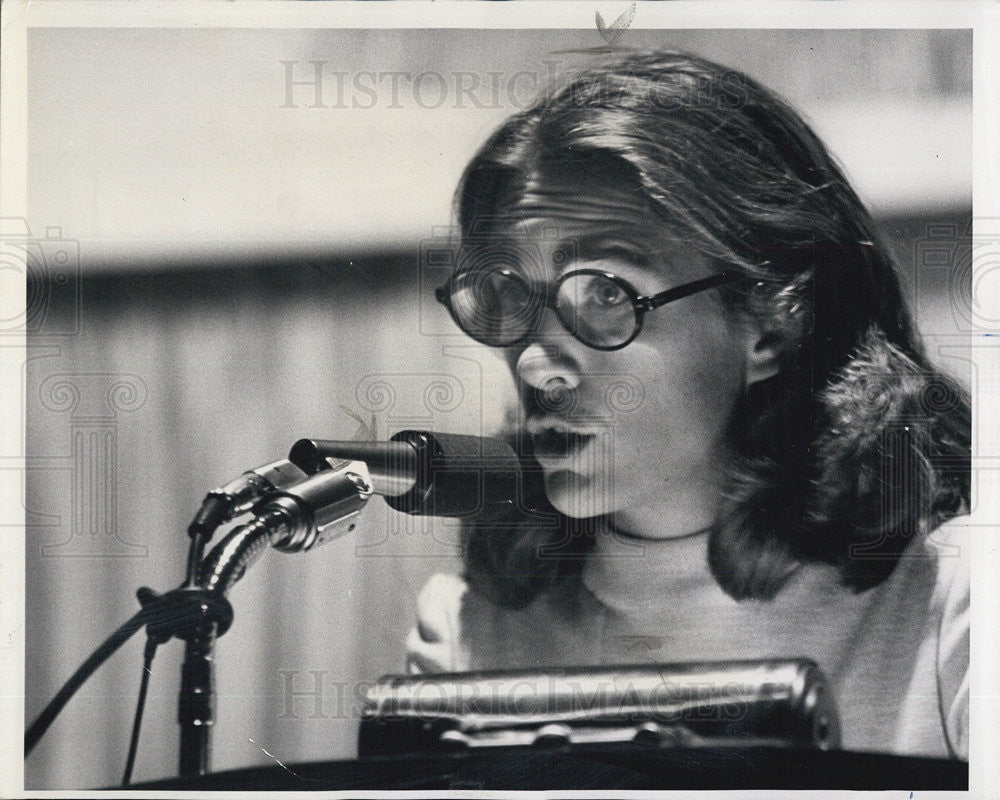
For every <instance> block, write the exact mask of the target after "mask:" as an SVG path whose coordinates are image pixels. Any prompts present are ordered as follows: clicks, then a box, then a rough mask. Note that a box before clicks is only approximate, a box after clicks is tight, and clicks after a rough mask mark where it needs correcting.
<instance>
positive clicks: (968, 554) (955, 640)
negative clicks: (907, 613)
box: [927, 516, 976, 758]
mask: <svg viewBox="0 0 1000 800" xmlns="http://www.w3.org/2000/svg"><path fill="white" fill-rule="evenodd" d="M975 527H976V522H975V518H974V517H972V516H964V517H958V518H956V519H953V520H950V521H949V522H947V523H945V524H944V525H942V526H941V527H939V528H938V529H937V530H935V531H933V532H932V533H931V534H930V535H929V536H928V539H927V548H928V551H929V552H930V553H931V554H933V555H934V556H936V564H937V575H936V578H937V579H936V581H935V586H934V596H933V598H932V600H931V608H932V623H933V624H934V625H935V634H936V638H937V664H936V667H937V679H938V693H939V697H940V700H941V711H942V714H943V716H944V720H943V722H944V728H945V734H946V738H947V740H948V747H949V749H950V750H951V752H952V753H953V754H955V755H958V756H959V757H962V758H968V752H969V647H970V640H969V630H970V621H971V605H970V595H971V575H972V532H973V531H974V530H975Z"/></svg>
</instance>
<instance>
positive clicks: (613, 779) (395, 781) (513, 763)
mask: <svg viewBox="0 0 1000 800" xmlns="http://www.w3.org/2000/svg"><path fill="white" fill-rule="evenodd" d="M968 786H969V767H968V764H967V763H965V762H961V761H949V760H944V759H933V758H914V757H908V756H892V755H883V754H878V753H859V752H848V751H841V750H833V751H826V752H824V751H817V750H813V749H806V748H802V749H799V748H777V747H776V748H741V747H728V748H718V749H708V750H701V749H699V750H691V749H654V748H649V747H646V746H642V745H636V744H631V743H629V744H620V745H611V746H609V745H603V746H600V747H594V748H588V747H583V746H580V747H575V748H573V749H572V750H571V751H569V750H545V749H513V750H512V749H510V748H497V749H495V750H492V751H491V750H488V749H485V750H480V751H477V752H471V753H469V752H467V753H458V754H435V755H423V756H413V755H401V756H376V757H368V758H362V759H357V760H353V761H326V762H312V763H304V764H290V765H288V767H287V768H282V767H278V766H270V767H255V768H249V769H241V770H232V771H228V772H218V773H214V774H211V775H204V776H201V777H198V778H174V779H170V780H162V781H152V782H146V783H135V784H132V786H131V787H130V788H131V789H135V790H152V789H157V790H234V791H254V790H270V791H304V790H306V791H308V790H337V789H340V790H351V789H353V790H395V791H404V790H437V791H440V790H449V789H450V790H507V791H513V790H523V791H528V790H532V789H534V790H556V789H567V790H569V789H580V790H582V789H597V790H600V789H662V790H669V789H772V790H774V789H841V790H844V789H846V790H851V789H853V790H866V789H867V790H888V789H892V790H899V791H907V792H910V791H917V790H923V791H932V790H936V791H946V790H951V791H963V790H968Z"/></svg>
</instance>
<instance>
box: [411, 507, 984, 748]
mask: <svg viewBox="0 0 1000 800" xmlns="http://www.w3.org/2000/svg"><path fill="white" fill-rule="evenodd" d="M967 519H968V518H965V517H963V518H959V519H957V520H953V521H951V522H950V523H949V524H947V525H945V526H942V527H941V528H939V529H937V530H936V531H934V532H933V533H931V534H929V535H928V536H926V537H924V538H922V539H921V540H920V541H918V542H914V543H913V545H912V546H911V547H910V548H909V549H908V551H907V555H906V557H904V558H903V559H902V560H901V562H900V563H899V565H898V566H897V568H896V569H895V570H894V571H893V573H892V575H891V576H890V577H889V578H888V579H887V580H886V581H885V582H884V583H882V584H880V585H879V586H876V587H874V588H872V589H869V590H867V591H864V592H861V593H855V592H853V591H851V590H849V589H846V588H844V587H843V586H841V585H840V583H839V582H838V579H837V572H836V570H835V569H834V568H832V567H827V566H809V567H803V568H801V569H799V570H798V572H797V573H796V574H795V575H794V576H793V577H792V578H791V579H790V581H789V583H788V584H787V585H786V587H785V588H784V589H783V590H782V591H781V592H780V593H779V594H778V596H777V597H776V598H775V599H774V600H772V601H742V602H737V601H735V600H733V599H732V598H731V597H729V596H728V595H727V594H725V593H724V592H723V591H722V589H721V588H720V587H719V586H718V584H717V583H716V582H715V580H714V579H713V578H712V576H711V574H710V572H709V570H708V566H707V561H706V547H707V541H708V536H707V534H698V535H693V536H690V537H686V538H682V539H673V540H662V541H651V540H637V539H632V538H625V537H621V536H617V535H615V534H612V533H610V532H608V533H603V534H600V535H599V536H598V537H597V541H596V543H595V548H594V551H593V552H592V553H591V554H590V555H589V556H588V557H587V560H586V563H585V564H584V565H583V569H582V570H581V574H580V577H579V578H575V579H570V580H567V581H565V582H563V583H561V584H559V585H558V586H557V587H556V588H554V589H553V590H550V591H548V592H546V593H545V594H543V595H542V596H540V597H538V598H536V599H535V601H534V602H532V604H531V605H529V606H528V607H527V608H525V609H520V610H510V609H505V608H501V607H498V606H496V605H494V604H492V603H490V602H489V601H488V600H486V599H485V598H484V597H482V596H481V595H479V594H477V593H476V592H475V591H474V590H473V589H471V588H470V587H469V586H468V584H467V583H466V582H465V581H464V580H462V579H461V578H459V577H457V576H454V575H443V574H437V575H434V576H433V577H432V578H431V579H430V580H429V581H428V583H427V584H426V585H425V586H424V588H423V590H422V591H421V593H420V596H419V598H418V601H417V616H418V624H417V626H416V627H415V628H414V629H413V630H412V631H411V633H410V636H409V638H408V640H407V668H408V671H409V672H411V673H422V672H455V671H468V670H478V669H516V668H544V667H570V666H585V665H595V666H596V665H605V666H609V665H615V664H638V663H673V662H681V661H714V660H736V659H751V658H761V659H763V658H792V657H806V658H811V659H812V660H814V661H815V662H817V663H818V664H819V666H820V667H821V668H822V670H823V672H824V673H825V674H826V676H827V678H828V679H829V681H830V683H831V685H832V688H833V691H834V694H835V696H836V698H837V702H838V706H839V709H840V716H841V728H842V745H843V747H844V749H847V750H869V751H878V752H895V753H900V754H910V755H925V756H938V757H956V758H962V759H967V758H968V702H969V701H968V698H969V684H968V666H969V561H968V554H969V548H968V546H967V540H966V537H967V535H968V534H967V528H966V526H965V525H964V524H963V523H964V522H965V521H967ZM859 557H862V556H860V555H859Z"/></svg>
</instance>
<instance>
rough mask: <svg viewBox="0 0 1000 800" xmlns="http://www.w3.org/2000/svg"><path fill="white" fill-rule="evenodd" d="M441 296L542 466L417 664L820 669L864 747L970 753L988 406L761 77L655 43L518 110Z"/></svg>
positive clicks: (483, 177) (474, 190) (426, 617)
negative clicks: (973, 521)
mask: <svg viewBox="0 0 1000 800" xmlns="http://www.w3.org/2000/svg"><path fill="white" fill-rule="evenodd" d="M457 209H458V215H459V222H460V227H461V231H462V249H461V259H460V263H459V266H458V269H457V271H456V273H455V275H453V276H452V278H451V280H450V281H449V282H448V284H447V285H446V286H444V287H442V288H441V289H440V290H439V294H438V297H439V299H440V300H441V301H442V302H443V303H444V304H445V305H446V306H448V308H449V310H450V312H451V314H452V316H453V318H454V319H455V321H456V322H457V323H458V324H459V326H460V327H462V328H463V330H465V331H466V333H469V334H470V335H471V336H473V337H474V338H475V339H477V340H478V341H481V342H483V343H485V344H488V345H491V346H495V347H501V348H503V351H504V355H505V357H506V360H507V363H508V364H509V366H510V369H511V372H512V374H513V377H514V380H515V382H516V385H517V388H518V392H519V397H520V413H519V414H518V415H517V418H516V419H514V420H512V424H511V427H512V430H513V433H512V435H513V436H514V437H515V438H516V439H517V440H518V443H519V445H520V446H521V448H522V450H523V451H525V452H527V453H528V454H529V457H531V458H533V459H534V462H537V465H538V467H539V468H540V474H541V484H542V485H543V490H539V491H538V493H537V495H538V496H535V497H530V498H527V502H526V503H525V504H524V506H525V508H524V509H521V510H519V511H518V512H517V513H516V514H515V513H512V514H511V515H510V516H509V517H507V518H504V519H489V520H479V521H478V522H477V523H476V524H474V525H471V526H470V527H469V529H468V530H467V531H466V532H465V544H466V548H465V574H464V576H463V577H462V578H459V577H455V576H443V575H437V576H435V577H434V578H432V579H431V581H430V582H429V583H428V585H427V586H426V587H425V588H424V590H423V592H422V593H421V596H420V598H419V601H418V616H419V624H418V626H417V627H416V628H415V629H414V631H413V632H412V634H411V636H410V638H409V640H408V650H409V655H408V663H409V666H410V669H411V671H413V672H430V671H463V670H469V669H483V668H516V667H548V666H569V665H584V664H616V663H617V664H623V663H636V662H679V661H688V660H729V659H743V658H768V657H782V656H787V657H792V656H806V657H809V658H812V659H813V660H815V661H816V662H818V663H819V665H820V666H821V667H822V668H823V670H824V672H825V673H826V674H827V676H828V677H829V678H830V680H831V682H832V685H833V688H834V691H835V693H836V696H837V699H838V703H839V706H840V712H841V718H842V727H843V745H844V747H845V748H848V749H868V750H878V751H885V750H893V751H897V752H902V753H913V754H923V755H937V756H945V755H947V756H952V757H962V758H966V757H967V746H968V745H967V714H968V711H967V708H968V684H967V677H966V676H967V667H968V565H967V563H966V562H965V561H964V559H963V556H964V555H965V554H966V553H967V547H965V546H964V545H963V543H962V540H961V526H960V525H959V524H953V525H951V526H947V527H942V525H943V523H945V522H947V521H948V520H949V519H951V518H953V517H955V516H957V515H960V514H963V513H965V512H966V510H967V508H968V505H969V463H968V454H969V435H970V430H969V428H970V414H969V404H968V399H967V397H966V395H965V393H964V391H963V390H962V389H961V388H960V387H959V386H958V385H957V384H956V383H955V382H953V381H952V380H951V379H949V378H947V377H946V376H944V375H942V374H940V373H938V372H936V371H935V370H934V368H933V367H931V366H930V364H929V362H928V360H927V358H926V356H925V355H924V352H923V350H922V348H921V346H920V344H919V342H918V339H917V335H916V332H915V331H914V329H913V327H912V325H911V322H910V319H909V316H908V314H907V311H906V308H905V305H904V302H903V299H902V296H901V293H900V288H899V284H898V280H897V278H896V275H895V273H894V271H893V265H892V263H891V260H890V258H889V256H888V254H887V252H886V250H885V249H884V247H883V246H882V245H881V244H880V242H879V240H878V236H877V234H876V232H875V227H874V225H873V223H872V220H871V218H870V217H869V215H868V213H867V212H866V211H865V209H864V208H863V207H862V204H861V202H860V201H859V200H858V198H857V196H856V195H855V193H854V192H853V191H852V189H851V188H850V186H849V185H848V183H847V181H846V180H845V178H844V176H843V175H842V173H841V172H840V170H839V169H838V168H837V166H836V165H835V164H834V163H833V161H832V160H831V158H830V156H829V155H828V154H827V152H826V150H825V149H824V147H823V145H822V143H821V142H820V141H819V140H818V139H817V138H816V136H815V135H814V134H813V133H812V131H811V130H810V129H809V128H808V127H807V126H806V125H805V123H803V121H802V120H801V119H800V118H799V117H798V116H797V114H796V113H795V112H794V111H792V110H791V109H790V108H789V107H788V106H787V105H786V104H784V103H783V102H782V101H781V100H779V99H778V98H776V97H775V96H774V95H773V94H771V93H770V92H768V91H767V90H766V89H764V88H762V87H760V86H759V85H757V84H756V83H754V82H753V81H751V80H750V79H749V78H747V77H746V76H744V75H741V74H739V73H736V72H733V71H732V70H728V69H725V68H723V67H720V66H718V65H716V64H712V63H710V62H707V61H704V60H701V59H698V58H693V57H689V56H685V55H678V54H672V53H650V54H637V55H628V56H625V57H623V58H620V59H618V60H615V61H613V62H610V63H607V64H605V65H603V66H600V67H596V68H593V69H591V70H588V71H586V72H584V73H581V74H578V75H576V76H574V78H573V79H572V80H570V81H568V82H567V83H565V84H563V85H561V86H557V87H556V88H555V89H554V90H552V91H551V92H550V93H549V94H548V95H547V96H546V97H544V98H543V99H541V100H540V101H539V102H538V103H537V104H536V105H535V106H534V107H533V108H531V109H529V110H527V111H525V112H523V113H519V114H517V115H515V116H514V117H512V118H511V119H509V120H508V121H507V122H506V123H505V124H504V125H503V126H502V127H501V128H500V129H499V130H498V131H497V132H496V133H495V134H494V135H493V136H492V137H491V138H490V140H489V141H488V142H487V143H486V144H485V145H484V146H483V147H482V148H481V150H480V151H479V153H478V154H477V155H476V157H475V158H474V159H473V160H472V162H471V164H470V165H469V166H468V168H467V169H466V172H465V175H464V177H463V179H462V183H461V185H460V187H459V191H458V195H457Z"/></svg>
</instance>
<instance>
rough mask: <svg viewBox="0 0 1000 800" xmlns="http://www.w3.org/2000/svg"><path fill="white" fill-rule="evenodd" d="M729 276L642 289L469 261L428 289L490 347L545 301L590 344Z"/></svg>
mask: <svg viewBox="0 0 1000 800" xmlns="http://www.w3.org/2000/svg"><path fill="white" fill-rule="evenodd" d="M735 279H736V275H731V274H727V273H720V274H718V275H711V276H709V277H707V278H702V279H701V280H697V281H692V282H690V283H685V284H682V285H681V286H675V287H674V288H673V289H667V290H666V291H665V292H660V293H659V294H654V295H651V296H642V295H640V294H639V293H638V292H637V291H636V290H635V288H634V287H633V286H632V285H631V284H630V283H628V282H627V281H625V280H623V279H622V278H619V277H618V276H617V275H614V274H612V273H610V272H604V271H602V270H597V269H578V270H574V271H573V272H567V273H566V274H565V275H562V276H561V277H560V278H559V279H558V280H556V281H555V282H554V283H539V282H532V281H529V280H527V279H526V278H525V277H524V276H523V275H519V274H518V273H517V272H515V271H513V270H510V269H470V270H460V271H459V272H456V273H455V274H454V275H452V276H451V278H450V279H449V280H448V282H447V283H446V284H445V285H444V286H440V287H438V289H437V291H436V292H435V296H436V297H437V300H438V302H439V303H441V304H442V305H444V306H445V307H446V308H447V309H448V311H449V313H450V314H451V317H452V319H454V320H455V323H456V324H457V325H458V327H460V328H461V329H462V330H463V331H464V332H465V333H467V334H468V335H469V336H471V337H472V338H473V339H475V340H476V341H477V342H482V343H483V344H485V345H489V346H490V347H510V346H512V345H516V344H520V343H522V342H524V341H525V340H527V339H528V338H530V337H531V336H532V335H534V333H535V332H536V331H537V330H538V326H539V324H540V323H541V319H542V315H543V314H544V313H545V310H546V309H552V310H553V311H555V312H556V316H557V317H558V318H559V321H560V323H562V326H563V327H564V328H565V329H566V330H567V331H568V332H569V333H570V334H572V335H573V336H574V337H575V338H576V339H577V340H578V341H580V342H583V343H584V344H585V345H587V346H588V347H592V348H593V349H595V350H620V349H621V348H623V347H625V346H626V345H627V344H629V343H630V342H632V340H634V339H635V337H636V336H638V335H639V331H641V330H642V319H643V317H644V316H645V314H646V312H648V311H652V310H653V309H655V308H659V307H660V306H663V305H666V304H667V303H671V302H673V301H674V300H680V299H682V298H684V297H690V296H691V295H693V294H696V293H698V292H703V291H705V290H707V289H712V288H714V287H716V286H722V285H723V284H726V283H730V282H731V281H733V280H735Z"/></svg>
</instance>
